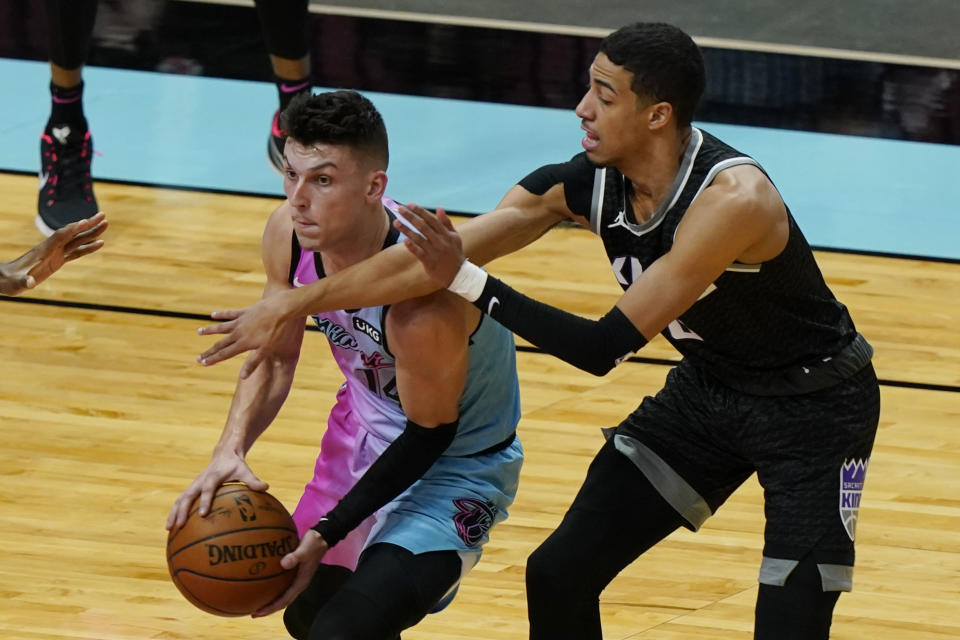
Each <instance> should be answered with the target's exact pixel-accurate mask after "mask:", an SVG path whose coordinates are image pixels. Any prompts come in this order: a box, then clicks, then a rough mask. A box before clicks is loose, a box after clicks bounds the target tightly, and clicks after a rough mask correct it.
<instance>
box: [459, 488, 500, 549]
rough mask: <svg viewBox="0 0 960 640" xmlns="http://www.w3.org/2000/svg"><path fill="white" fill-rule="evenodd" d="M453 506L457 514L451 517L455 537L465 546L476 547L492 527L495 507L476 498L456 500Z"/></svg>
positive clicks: (495, 511)
mask: <svg viewBox="0 0 960 640" xmlns="http://www.w3.org/2000/svg"><path fill="white" fill-rule="evenodd" d="M453 506H455V507H456V508H457V511H458V512H459V513H457V514H456V515H454V516H453V523H454V524H455V525H456V527H457V535H458V536H460V539H461V540H463V541H464V542H465V543H466V544H467V546H469V547H475V546H477V545H478V544H479V543H480V541H481V540H483V536H485V535H486V534H487V531H490V527H492V526H493V518H494V516H496V515H497V507H496V505H494V504H493V503H492V502H484V501H483V500H477V499H476V498H457V499H456V500H454V501H453Z"/></svg>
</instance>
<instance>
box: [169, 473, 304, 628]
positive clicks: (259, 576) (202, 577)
mask: <svg viewBox="0 0 960 640" xmlns="http://www.w3.org/2000/svg"><path fill="white" fill-rule="evenodd" d="M298 544H299V539H298V536H297V527H296V526H295V525H294V524H293V519H292V518H291V517H290V514H289V513H288V512H287V510H286V509H285V508H284V507H283V505H282V504H281V503H280V501H279V500H277V499H276V498H274V497H273V496H271V495H270V494H269V493H266V492H262V491H253V490H252V489H250V488H249V487H247V485H245V484H243V483H242V482H227V483H224V484H223V485H221V486H220V487H219V488H218V489H217V492H216V494H215V495H214V498H213V502H212V503H211V505H210V511H209V512H208V513H207V515H206V516H204V517H200V515H199V514H198V513H197V502H196V501H194V503H193V504H192V505H191V506H190V513H189V515H188V516H187V521H186V522H185V523H184V525H183V526H182V527H180V528H179V529H176V530H172V531H170V533H169V535H168V536H167V567H168V568H169V569H170V577H171V578H173V583H174V584H175V585H177V589H179V590H180V593H182V594H183V596H184V597H185V598H186V599H187V600H189V601H190V602H191V603H193V604H194V605H196V606H197V607H199V608H201V609H203V610H204V611H206V612H208V613H212V614H215V615H218V616H243V615H248V614H251V613H253V612H254V611H257V610H258V609H260V608H261V607H263V606H264V605H267V604H269V603H271V602H273V601H274V600H276V599H277V598H278V597H280V596H281V595H282V594H283V592H284V591H286V590H287V587H289V586H290V583H291V582H293V578H294V576H295V575H296V569H290V570H287V569H283V568H282V567H281V566H280V559H281V558H282V557H283V556H285V555H286V554H288V553H290V552H291V551H293V550H295V549H296V548H297V545H298Z"/></svg>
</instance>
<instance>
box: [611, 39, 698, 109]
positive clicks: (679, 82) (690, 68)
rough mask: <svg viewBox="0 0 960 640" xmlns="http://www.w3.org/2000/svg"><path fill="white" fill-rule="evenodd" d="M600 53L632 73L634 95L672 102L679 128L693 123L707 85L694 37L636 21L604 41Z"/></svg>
mask: <svg viewBox="0 0 960 640" xmlns="http://www.w3.org/2000/svg"><path fill="white" fill-rule="evenodd" d="M600 51H601V53H604V54H606V56H607V58H609V59H610V62H612V63H614V64H616V65H619V66H621V67H623V68H625V69H626V70H627V71H630V72H631V73H633V82H631V83H630V89H631V90H633V92H634V93H635V94H637V95H638V96H640V97H646V98H652V99H653V100H655V101H664V102H669V103H670V104H671V105H673V110H674V112H675V113H676V117H677V125H678V126H680V127H686V126H688V125H689V124H690V122H691V121H692V120H693V112H694V111H695V110H696V108H697V103H699V102H700V96H702V95H703V90H704V88H705V86H706V73H705V71H704V68H703V55H702V54H701V53H700V48H699V47H697V44H696V43H695V42H694V41H693V38H691V37H690V36H688V35H687V34H686V33H684V32H683V31H681V30H680V29H678V28H677V27H674V26H672V25H669V24H663V23H660V22H637V23H635V24H631V25H627V26H625V27H621V28H620V29H617V30H616V31H614V32H613V33H611V34H610V35H608V36H607V37H606V38H604V39H603V41H601V42H600Z"/></svg>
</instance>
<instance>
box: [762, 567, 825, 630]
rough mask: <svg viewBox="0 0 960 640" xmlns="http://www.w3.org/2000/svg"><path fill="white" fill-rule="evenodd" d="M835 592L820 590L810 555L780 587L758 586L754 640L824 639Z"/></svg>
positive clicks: (817, 571) (817, 575)
mask: <svg viewBox="0 0 960 640" xmlns="http://www.w3.org/2000/svg"><path fill="white" fill-rule="evenodd" d="M839 597H840V592H839V591H824V590H823V586H822V583H821V579H820V571H819V570H818V569H817V563H816V561H815V560H814V559H813V556H809V555H808V556H807V557H806V558H804V559H803V560H802V561H800V563H799V564H798V565H797V566H796V568H794V570H793V571H792V572H791V573H790V577H789V578H787V581H786V583H785V584H784V585H783V586H782V587H778V586H773V585H769V584H761V585H760V591H759V592H758V593H757V611H756V626H755V628H754V636H753V637H754V638H755V640H827V639H828V638H829V637H830V621H831V619H832V617H833V607H834V605H836V604H837V599H838V598H839Z"/></svg>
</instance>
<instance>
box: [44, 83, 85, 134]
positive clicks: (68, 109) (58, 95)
mask: <svg viewBox="0 0 960 640" xmlns="http://www.w3.org/2000/svg"><path fill="white" fill-rule="evenodd" d="M50 98H51V103H50V122H49V124H71V125H74V126H76V127H78V128H82V129H85V128H86V126H87V125H86V120H84V118H83V82H81V83H80V84H78V85H77V86H75V87H70V88H69V89H65V88H63V87H59V86H57V85H55V84H53V83H52V82H51V83H50Z"/></svg>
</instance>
